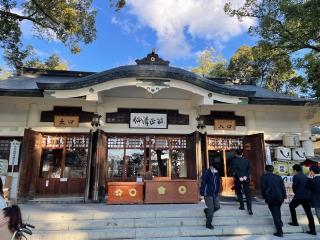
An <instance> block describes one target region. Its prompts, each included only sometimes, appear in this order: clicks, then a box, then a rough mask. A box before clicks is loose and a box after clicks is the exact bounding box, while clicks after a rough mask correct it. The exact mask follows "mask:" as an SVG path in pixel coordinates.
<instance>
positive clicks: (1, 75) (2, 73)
mask: <svg viewBox="0 0 320 240" xmlns="http://www.w3.org/2000/svg"><path fill="white" fill-rule="evenodd" d="M10 76H11V73H10V71H9V70H8V69H7V68H6V67H0V81H1V80H6V79H7V78H8V77H10Z"/></svg>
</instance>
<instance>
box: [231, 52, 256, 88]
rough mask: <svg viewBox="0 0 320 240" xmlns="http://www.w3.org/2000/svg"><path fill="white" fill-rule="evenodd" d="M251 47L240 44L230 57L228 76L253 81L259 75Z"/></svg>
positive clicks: (251, 82) (250, 82)
mask: <svg viewBox="0 0 320 240" xmlns="http://www.w3.org/2000/svg"><path fill="white" fill-rule="evenodd" d="M255 60H256V59H255V57H254V53H253V50H252V48H251V47H249V46H241V47H240V48H239V49H238V50H237V51H236V52H235V54H233V56H232V57H231V59H230V63H229V66H228V71H229V74H230V76H232V77H235V78H238V79H242V80H243V81H247V82H248V83H249V84H253V83H255V81H256V79H257V78H258V77H259V71H258V69H257V64H256V61H255Z"/></svg>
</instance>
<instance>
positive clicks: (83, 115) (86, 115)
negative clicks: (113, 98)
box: [40, 106, 94, 123]
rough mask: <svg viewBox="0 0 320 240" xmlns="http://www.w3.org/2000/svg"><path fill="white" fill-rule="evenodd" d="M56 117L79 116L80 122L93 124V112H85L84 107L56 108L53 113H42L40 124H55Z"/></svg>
mask: <svg viewBox="0 0 320 240" xmlns="http://www.w3.org/2000/svg"><path fill="white" fill-rule="evenodd" d="M54 115H60V116H79V122H81V123H83V122H91V121H92V117H93V115H94V113H93V112H85V111H83V110H82V107H60V106H54V107H53V111H42V112H41V117H40V122H54Z"/></svg>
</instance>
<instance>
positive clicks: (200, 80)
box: [37, 65, 255, 97]
mask: <svg viewBox="0 0 320 240" xmlns="http://www.w3.org/2000/svg"><path fill="white" fill-rule="evenodd" d="M130 77H134V78H143V77H146V78H156V79H159V78H162V79H163V78H167V79H176V80H180V81H184V82H187V83H190V84H193V85H195V86H198V87H201V88H203V89H206V90H208V91H212V92H215V93H220V94H224V95H232V96H239V97H250V96H253V95H254V94H255V91H251V90H243V89H234V88H231V87H228V86H226V85H223V84H219V83H216V82H213V81H211V80H209V79H206V78H204V77H201V76H199V75H197V74H194V73H192V72H189V71H186V70H184V69H180V68H175V67H169V66H161V65H128V66H122V67H117V68H113V69H110V70H107V71H103V72H100V73H96V74H92V75H89V76H87V77H83V78H80V79H79V78H78V79H72V80H70V81H67V82H55V83H48V82H47V83H43V82H37V85H38V87H39V88H40V89H43V90H72V89H79V88H84V87H90V86H93V85H96V84H99V83H103V82H107V81H111V80H115V79H119V78H130Z"/></svg>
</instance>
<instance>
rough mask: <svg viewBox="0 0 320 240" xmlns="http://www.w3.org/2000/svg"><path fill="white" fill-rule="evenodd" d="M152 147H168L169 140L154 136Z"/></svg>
mask: <svg viewBox="0 0 320 240" xmlns="http://www.w3.org/2000/svg"><path fill="white" fill-rule="evenodd" d="M151 140H153V139H151ZM154 147H155V149H158V148H160V149H165V148H169V141H168V139H167V138H155V142H154Z"/></svg>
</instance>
